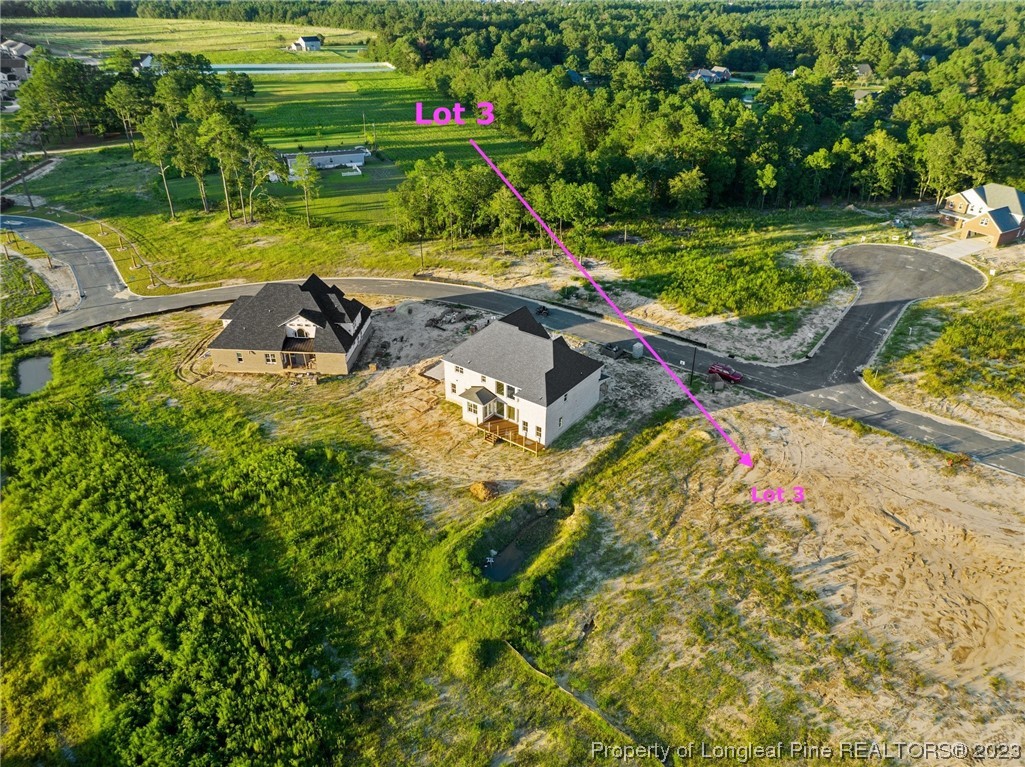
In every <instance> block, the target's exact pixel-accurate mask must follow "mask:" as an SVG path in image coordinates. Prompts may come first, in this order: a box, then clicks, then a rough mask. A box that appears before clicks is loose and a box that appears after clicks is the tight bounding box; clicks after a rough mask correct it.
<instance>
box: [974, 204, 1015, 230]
mask: <svg viewBox="0 0 1025 767" xmlns="http://www.w3.org/2000/svg"><path fill="white" fill-rule="evenodd" d="M982 216H989V217H990V218H991V219H993V225H994V226H996V228H997V229H999V230H1000V231H1001V233H1003V232H1010V231H1012V230H1014V229H1017V228H1018V222H1017V221H1015V219H1014V216H1012V215H1011V209H1010V208H1008V207H1007V206H1006V205H1005V206H1004V207H1002V208H996V209H995V210H991V211H990V212H989V213H983V214H982ZM982 216H979V218H982Z"/></svg>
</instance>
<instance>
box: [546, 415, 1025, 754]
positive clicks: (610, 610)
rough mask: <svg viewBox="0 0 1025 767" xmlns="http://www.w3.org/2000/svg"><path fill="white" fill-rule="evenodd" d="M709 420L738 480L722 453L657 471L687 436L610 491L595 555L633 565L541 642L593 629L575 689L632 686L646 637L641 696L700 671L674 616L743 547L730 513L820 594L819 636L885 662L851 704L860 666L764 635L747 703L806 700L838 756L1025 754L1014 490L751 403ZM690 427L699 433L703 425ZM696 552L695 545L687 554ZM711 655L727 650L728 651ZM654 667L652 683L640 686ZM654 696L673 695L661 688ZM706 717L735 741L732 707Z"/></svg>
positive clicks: (893, 443)
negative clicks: (797, 496)
mask: <svg viewBox="0 0 1025 767" xmlns="http://www.w3.org/2000/svg"><path fill="white" fill-rule="evenodd" d="M717 415H718V416H721V418H722V421H723V423H724V425H726V427H727V428H729V429H730V430H731V431H733V432H734V434H735V435H737V436H738V437H739V441H740V442H741V444H743V445H745V446H747V447H750V448H753V449H754V450H755V451H756V452H755V466H754V467H753V468H752V469H750V470H744V469H743V468H742V467H739V466H737V465H736V463H735V461H734V459H733V456H732V454H730V453H728V452H727V451H725V450H719V451H717V452H716V454H715V456H714V457H713V459H712V460H707V459H706V460H704V461H703V462H702V464H701V465H700V466H699V468H698V469H697V470H689V469H685V468H681V469H680V470H679V471H677V472H673V471H672V470H671V469H672V466H673V465H674V464H673V461H672V460H671V459H669V458H665V459H664V460H665V461H666V465H665V467H660V466H659V462H660V461H661V460H663V459H662V458H661V456H662V455H663V454H664V451H667V450H673V449H674V447H675V446H676V445H679V444H681V443H685V442H686V439H687V436H686V435H687V431H686V430H687V427H683V429H682V430H679V431H677V432H669V433H668V434H666V435H664V436H666V437H667V439H665V440H661V442H660V444H657V445H654V444H653V446H652V447H653V449H652V452H651V453H650V455H651V459H650V460H647V461H645V462H644V465H643V466H642V467H641V468H639V469H634V470H632V471H629V472H627V473H626V474H625V475H624V476H622V477H621V478H620V479H619V480H618V482H619V483H622V485H624V486H625V487H624V488H623V489H619V488H615V489H613V490H612V491H611V495H609V496H608V497H606V498H603V500H602V503H601V504H599V505H598V506H596V507H595V508H594V509H593V511H594V513H596V514H597V515H598V520H599V521H598V522H597V523H596V524H598V525H599V526H600V527H602V528H604V529H605V530H606V532H605V537H606V539H607V540H608V541H615V542H616V543H615V544H614V545H615V546H618V547H624V546H625V547H626V548H627V549H628V550H630V551H632V552H633V561H634V562H635V563H637V562H640V563H641V564H640V565H635V566H630V565H626V566H621V567H620V572H618V573H617V572H615V571H612V572H609V571H606V572H605V573H597V574H596V577H595V578H593V579H591V580H588V581H585V582H584V584H583V585H582V586H581V587H580V591H579V593H578V594H577V595H576V599H574V600H573V601H572V602H571V603H570V606H569V607H568V608H567V611H566V612H564V613H563V614H561V615H559V616H557V618H556V620H555V622H554V624H553V625H551V626H550V627H549V628H547V629H546V630H545V634H546V637H547V639H548V640H549V641H552V640H555V641H558V639H559V637H560V636H566V635H567V634H570V635H577V634H579V632H580V627H581V626H589V627H593V629H592V630H591V633H590V635H587V631H585V632H584V636H586V640H584V639H580V640H579V643H578V644H577V645H576V646H577V648H578V649H577V650H575V651H574V654H573V656H572V658H573V660H572V663H571V666H570V673H571V674H572V675H574V676H575V677H576V678H577V679H581V678H591V679H592V680H593V679H594V678H595V675H596V674H597V678H598V679H601V678H605V679H608V678H609V677H610V675H611V676H612V677H613V678H615V677H619V676H620V675H622V674H630V673H633V672H632V671H631V670H630V669H629V667H627V668H620V664H622V663H623V660H622V659H623V658H629V657H630V656H631V655H632V654H634V653H635V652H637V648H638V647H639V646H645V644H644V642H645V641H647V640H645V639H644V636H645V633H646V632H648V631H650V632H652V633H653V634H654V636H655V637H656V638H657V648H656V649H654V650H653V651H652V650H651V646H650V644H648V645H646V646H647V647H648V650H647V651H648V652H652V653H653V654H652V655H651V656H650V657H648V658H647V660H646V661H645V663H644V664H643V667H642V671H641V672H639V673H640V674H641V677H639V678H638V684H643V685H645V687H644V689H645V690H647V693H646V694H649V695H650V694H658V692H657V690H658V684H659V683H658V681H657V678H658V677H659V676H660V673H661V675H664V674H665V673H668V670H670V669H672V668H674V667H676V666H678V665H681V664H682V665H684V666H688V665H691V664H695V663H697V662H698V660H697V659H698V658H700V653H696V648H695V646H694V639H693V636H692V635H691V634H690V633H689V632H688V631H687V629H686V626H687V617H688V616H689V615H690V614H692V613H693V612H694V611H695V610H696V609H698V608H699V607H700V593H701V592H700V589H701V586H700V583H701V582H702V581H703V580H706V579H709V578H711V579H717V578H719V577H721V575H720V574H718V573H716V572H715V571H713V570H709V569H707V568H708V562H709V558H710V553H709V552H711V553H717V552H721V551H728V550H730V549H731V548H732V547H735V546H739V545H742V543H743V540H744V539H743V538H738V537H737V536H738V533H737V532H736V529H735V528H736V524H725V523H724V519H725V518H726V516H727V514H728V512H727V509H728V508H730V506H731V505H732V506H733V508H737V505H739V506H740V507H741V508H743V509H744V511H742V512H740V513H741V514H742V519H746V523H747V524H752V523H753V524H754V525H756V526H758V527H759V528H761V529H763V530H767V531H769V532H768V534H767V543H766V545H765V550H767V551H769V552H771V553H772V554H773V555H774V556H775V557H776V558H778V559H779V561H781V562H782V563H784V564H786V565H787V566H788V567H789V568H790V569H791V572H793V573H794V577H795V579H796V580H797V582H798V584H799V585H801V586H802V587H804V588H811V589H813V590H814V591H815V592H817V593H818V594H819V596H820V598H821V599H820V602H819V605H820V606H821V607H822V608H823V609H824V610H825V611H826V613H827V614H828V615H829V616H830V618H831V620H832V621H833V623H834V625H833V628H832V630H831V633H832V635H833V636H836V637H838V638H845V639H850V640H851V641H857V637H859V636H865V637H867V638H868V640H869V641H870V642H871V645H872V646H873V647H874V648H885V650H886V652H887V656H888V658H889V659H890V664H891V665H890V667H889V669H888V670H887V671H885V672H884V673H881V674H875V673H873V674H870V675H869V677H868V678H867V680H866V687H865V688H861V689H856V688H853V687H848V686H847V685H846V684H845V683H843V680H844V677H845V675H846V673H847V672H848V671H849V670H850V669H856V668H857V664H856V663H855V664H853V665H852V661H851V659H850V658H847V659H842V660H839V661H838V660H837V659H836V658H835V656H829V655H827V656H826V657H820V656H818V655H816V654H815V653H814V651H809V650H808V648H807V646H805V647H803V648H802V647H801V644H800V643H788V642H787V641H786V640H783V641H780V640H771V639H770V638H769V636H768V635H764V636H763V639H764V641H767V642H770V643H774V647H775V654H776V660H775V661H774V662H773V664H772V666H771V668H770V669H768V670H767V671H760V670H754V671H748V672H745V673H744V675H743V680H744V685H745V687H746V690H747V695H748V696H749V697H752V698H756V697H757V696H758V695H762V694H770V695H771V694H773V691H776V694H778V690H779V689H780V684H781V681H780V680H786V681H785V682H784V684H792V685H795V686H796V687H797V688H798V689H801V690H802V691H803V692H804V693H805V694H806V695H807V696H808V700H809V701H810V702H809V703H808V705H810V706H812V708H804V709H803V712H804V716H805V717H807V718H808V720H809V721H812V720H814V721H820V722H829V723H830V724H829V727H830V729H831V736H830V738H829V740H830V741H833V742H838V741H840V740H844V739H847V740H850V739H871V740H877V741H890V742H893V741H898V740H902V741H914V742H938V741H943V742H952V741H963V742H965V743H1008V742H1011V743H1014V742H1017V743H1021V742H1022V739H1023V737H1025V726H1023V725H1022V722H1023V721H1025V604H1023V600H1022V590H1021V584H1022V583H1023V582H1025V561H1023V558H1022V555H1021V552H1022V550H1023V549H1025V505H1023V503H1022V501H1023V499H1025V480H1022V479H1020V478H1014V477H1010V476H1007V475H1004V474H1002V473H1000V472H996V471H993V470H989V469H986V468H984V467H977V468H970V469H967V470H961V471H959V472H956V473H951V472H948V471H947V470H946V468H945V462H944V460H943V459H942V458H941V457H938V456H935V455H930V454H928V453H925V452H923V451H921V450H920V449H918V448H914V447H911V446H908V445H906V444H904V443H901V442H899V441H898V440H896V439H893V438H890V437H884V436H876V435H869V436H865V437H861V438H858V437H856V436H855V435H854V434H853V433H851V432H849V431H847V430H846V429H843V428H842V427H837V426H833V425H830V424H828V423H826V424H823V423H822V422H821V421H819V420H818V419H815V418H813V417H810V416H809V414H807V413H805V412H801V411H799V410H798V409H796V408H795V407H791V406H789V405H787V404H781V403H775V402H748V403H745V404H741V405H738V406H736V407H733V408H731V409H729V410H724V411H719V413H718V414H717ZM693 428H696V429H698V430H700V431H702V432H704V433H705V434H707V432H708V430H707V429H703V428H702V425H701V424H700V423H697V425H696V426H694V427H693ZM689 433H690V434H694V432H693V431H691V432H689ZM653 467H654V468H653ZM665 469H668V473H666V472H665V471H664V470H665ZM751 486H757V487H758V488H759V489H762V490H764V489H765V488H775V487H784V488H786V489H787V491H788V492H789V493H790V495H791V497H792V492H791V491H792V488H793V487H795V486H801V487H803V488H804V490H805V494H806V500H805V501H804V503H803V504H799V505H798V504H794V503H785V504H765V503H762V504H751V502H750V487H751ZM747 510H749V511H747ZM748 514H750V515H754V516H753V517H752V518H747V515H748ZM696 540H699V541H704V542H706V543H705V545H706V546H707V548H706V549H699V550H698V553H697V554H695V552H694V549H693V544H694V541H696ZM608 551H609V550H605V551H602V552H600V553H599V555H596V557H595V559H596V560H603V559H605V557H606V556H607V555H608ZM702 552H705V553H702ZM695 578H697V579H698V580H695ZM713 582H714V580H713ZM642 606H643V607H642ZM656 606H657V608H660V609H661V610H662V611H663V612H662V613H660V614H663V615H664V616H665V617H663V618H661V619H659V621H658V622H657V623H654V624H651V625H645V626H644V627H643V628H642V629H640V637H641V639H640V640H638V639H637V637H638V627H636V626H635V625H634V624H635V623H636V622H637V619H636V616H638V615H645V614H647V613H650V612H651V611H652V610H654V609H656ZM736 609H737V610H739V611H740V612H741V614H743V615H745V620H746V625H747V626H748V627H749V628H753V629H754V630H756V631H758V630H760V628H761V626H763V625H765V624H764V623H763V621H767V620H768V618H767V617H766V616H764V615H762V614H761V613H760V612H759V611H758V609H757V608H752V607H750V606H745V604H743V603H741V604H738V605H736ZM631 616H634V617H631ZM638 641H640V642H641V644H640V645H638ZM713 648H714V649H718V650H720V651H725V652H726V653H727V654H728V653H729V652H730V650H729V645H728V644H727V645H726V646H725V647H717V646H714V645H713ZM876 652H878V649H877V650H876ZM649 669H655V670H656V671H655V672H650V673H651V676H648V674H649ZM658 669H666V670H667V671H663V672H660V673H659V672H657V670H658ZM591 684H592V685H593V684H594V682H593V681H592V682H591ZM630 687H632V684H631V685H628V686H627V687H626V688H625V691H624V689H623V688H622V687H620V688H616V690H615V691H614V692H613V693H612V695H611V698H612V700H615V701H617V702H618V703H617V705H620V706H622V707H623V708H624V709H626V710H627V711H630V710H635V711H636V710H637V707H638V706H639V705H640V706H641V709H640V710H643V705H641V704H640V703H638V702H637V701H630V699H629V695H630V693H629V689H630ZM597 689H599V690H601V687H600V686H599V687H598V688H597ZM663 694H664V695H665V696H672V695H674V694H675V693H674V692H673V690H672V689H671V688H667V689H665V690H664V691H663ZM623 696H626V698H624V697H623ZM816 711H817V713H816ZM620 714H621V715H622V709H620ZM634 716H640V715H637V714H635V715H634ZM715 716H716V718H717V720H718V723H719V727H720V732H722V733H729V732H736V731H737V729H736V728H737V727H740V726H742V725H743V716H741V717H740V719H737V715H736V713H734V712H731V711H730V710H729V708H728V707H727V708H726V709H723V710H721V711H719V712H717V714H716V715H715ZM954 763H956V764H966V763H968V762H965V761H958V762H954ZM914 764H928V765H936V766H937V767H938V766H939V765H944V767H946V765H949V764H951V762H949V761H943V760H938V759H922V760H914Z"/></svg>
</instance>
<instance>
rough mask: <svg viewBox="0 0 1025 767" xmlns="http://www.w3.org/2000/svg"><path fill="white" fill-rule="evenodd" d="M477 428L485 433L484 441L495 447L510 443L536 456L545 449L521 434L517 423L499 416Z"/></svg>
mask: <svg viewBox="0 0 1025 767" xmlns="http://www.w3.org/2000/svg"><path fill="white" fill-rule="evenodd" d="M477 428H478V429H480V430H481V431H482V432H484V440H485V441H487V442H490V443H491V444H493V445H494V444H498V443H499V442H508V443H509V444H511V445H516V446H517V447H522V448H523V449H524V450H529V451H530V452H531V453H533V454H534V455H537V454H538V453H540V452H541V451H542V450H544V449H545V446H544V445H542V444H541V443H540V442H536V441H535V440H532V439H529V438H528V437H526V436H525V435H523V434H520V427H519V426H517V425H516V424H515V423H513V422H512V421H507V420H506V419H504V418H502V417H500V416H497V415H494V416H491V417H490V418H488V419H486V420H485V421H483V422H482V423H479V424H477Z"/></svg>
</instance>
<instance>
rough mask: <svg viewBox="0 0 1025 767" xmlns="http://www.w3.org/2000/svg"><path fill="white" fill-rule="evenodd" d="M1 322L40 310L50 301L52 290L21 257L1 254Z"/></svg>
mask: <svg viewBox="0 0 1025 767" xmlns="http://www.w3.org/2000/svg"><path fill="white" fill-rule="evenodd" d="M0 286H2V287H0V322H3V323H7V322H10V321H11V320H13V319H16V318H18V317H24V316H25V315H26V314H32V312H35V311H38V310H40V309H42V308H43V307H44V306H46V305H47V304H48V303H50V290H49V289H48V288H47V287H46V283H44V282H43V281H42V279H40V277H39V275H37V274H36V273H35V272H33V271H32V270H31V269H29V268H28V266H26V265H25V262H24V261H22V260H21V259H20V258H11V259H7V258H3V257H2V256H0Z"/></svg>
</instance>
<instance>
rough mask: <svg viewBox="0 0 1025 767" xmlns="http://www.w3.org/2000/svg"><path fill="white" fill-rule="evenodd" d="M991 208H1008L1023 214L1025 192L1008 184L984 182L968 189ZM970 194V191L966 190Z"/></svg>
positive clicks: (1014, 212)
mask: <svg viewBox="0 0 1025 767" xmlns="http://www.w3.org/2000/svg"><path fill="white" fill-rule="evenodd" d="M968 191H970V192H972V193H974V194H975V196H976V197H978V198H979V200H980V201H981V202H982V204H984V205H985V206H986V207H987V208H989V209H990V210H994V209H996V208H1004V207H1006V208H1008V209H1009V210H1010V212H1011V213H1013V214H1014V215H1016V216H1021V215H1023V213H1025V193H1023V192H1019V191H1018V190H1017V189H1015V188H1014V187H1013V186H1007V185H1006V184H983V185H982V186H977V187H975V188H974V189H971V190H968ZM964 194H965V196H966V197H967V196H968V192H964ZM969 199H970V198H969Z"/></svg>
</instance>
